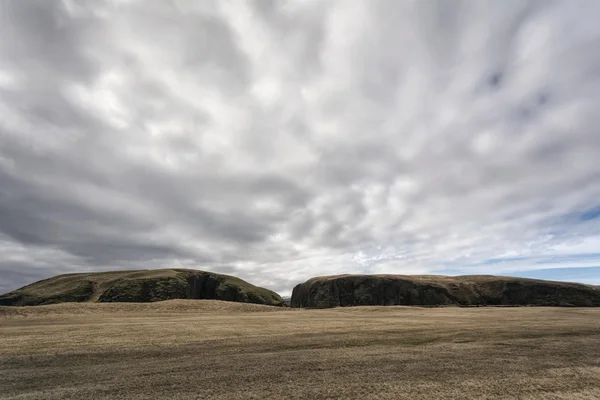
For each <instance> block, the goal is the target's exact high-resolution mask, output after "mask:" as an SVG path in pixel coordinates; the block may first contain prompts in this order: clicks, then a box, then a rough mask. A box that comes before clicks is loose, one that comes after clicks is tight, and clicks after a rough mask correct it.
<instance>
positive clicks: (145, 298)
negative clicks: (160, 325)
mask: <svg viewBox="0 0 600 400" xmlns="http://www.w3.org/2000/svg"><path fill="white" fill-rule="evenodd" d="M171 299H211V300H225V301H236V302H243V303H256V304H267V305H274V306H282V305H283V299H282V298H281V297H280V296H279V295H278V294H277V293H275V292H273V291H271V290H268V289H264V288H261V287H258V286H254V285H252V284H250V283H248V282H245V281H243V280H241V279H238V278H235V277H233V276H228V275H221V274H216V273H212V272H204V271H197V270H186V269H160V270H140V271H113V272H93V273H82V274H67V275H59V276H55V277H53V278H50V279H45V280H42V281H39V282H35V283H32V284H31V285H27V286H24V287H22V288H20V289H18V290H15V291H13V292H10V293H7V294H5V295H2V296H0V305H4V306H31V305H42V304H55V303H63V302H141V303H143V302H152V301H160V300H171Z"/></svg>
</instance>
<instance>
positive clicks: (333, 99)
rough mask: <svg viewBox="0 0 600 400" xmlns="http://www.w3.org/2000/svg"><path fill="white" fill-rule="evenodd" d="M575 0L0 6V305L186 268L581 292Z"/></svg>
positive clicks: (579, 36) (583, 263)
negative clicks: (496, 279)
mask: <svg viewBox="0 0 600 400" xmlns="http://www.w3.org/2000/svg"><path fill="white" fill-rule="evenodd" d="M599 20H600V2H598V1H596V0H559V1H552V0H544V1H523V0H503V1H491V0H488V1H481V0H472V1H459V0H427V1H420V0H419V1H414V0H413V1H409V0H398V1H391V0H364V1H359V0H294V1H284V0H258V1H237V0H219V1H209V0H206V1H182V0H181V1H180V0H171V1H167V0H144V1H134V0H127V1H125V0H119V1H116V0H112V1H99V0H93V1H92V0H90V1H76V0H63V1H53V0H29V1H23V0H3V1H1V2H0V293H3V292H8V291H10V290H14V289H16V288H18V287H21V286H23V285H25V284H28V283H31V282H33V281H36V280H39V279H43V278H48V277H51V276H54V275H56V274H62V273H72V272H88V271H107V270H117V269H154V268H171V267H176V268H195V269H202V270H208V271H215V272H220V273H225V274H230V275H236V276H238V277H241V278H242V279H246V280H248V281H250V282H252V283H254V284H257V285H260V286H265V287H268V288H270V289H273V290H276V291H278V292H279V293H280V294H283V295H288V294H289V293H290V292H291V289H292V288H293V286H294V285H296V284H297V283H300V282H302V281H304V280H306V279H309V278H311V277H314V276H319V275H333V274H341V273H373V274H375V273H394V274H452V275H458V274H498V275H517V276H529V277H540V278H544V279H558V280H573V281H577V282H584V283H589V284H596V285H600V132H599V131H598V129H599V127H600V113H599V110H600V108H599V106H600V52H599V51H598V49H599V48H600V25H599V24H598V21H599Z"/></svg>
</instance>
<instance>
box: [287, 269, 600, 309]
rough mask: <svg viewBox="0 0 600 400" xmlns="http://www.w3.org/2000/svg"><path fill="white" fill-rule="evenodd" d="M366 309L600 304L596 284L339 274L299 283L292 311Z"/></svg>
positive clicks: (472, 277) (583, 305) (295, 289)
mask: <svg viewBox="0 0 600 400" xmlns="http://www.w3.org/2000/svg"><path fill="white" fill-rule="evenodd" d="M363 305H380V306H381V305H383V306H388V305H422V306H441V305H459V306H485V305H514V306H528V305H529V306H573V307H590V306H600V289H598V288H597V287H594V286H590V285H583V284H578V283H567V282H553V281H543V280H537V279H524V278H512V277H502V276H489V275H466V276H456V277H449V276H434V275H415V276H408V275H339V276H326V277H317V278H313V279H310V280H308V281H306V282H304V283H301V284H299V285H297V286H296V287H295V288H294V291H293V293H292V301H291V306H292V307H312V308H329V307H338V306H341V307H345V306H363Z"/></svg>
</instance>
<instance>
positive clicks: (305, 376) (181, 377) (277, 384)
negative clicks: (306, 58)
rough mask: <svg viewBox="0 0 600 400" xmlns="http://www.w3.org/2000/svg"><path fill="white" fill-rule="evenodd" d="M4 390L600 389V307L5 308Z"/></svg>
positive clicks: (308, 394) (106, 393)
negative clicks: (306, 308) (322, 308)
mask: <svg viewBox="0 0 600 400" xmlns="http://www.w3.org/2000/svg"><path fill="white" fill-rule="evenodd" d="M0 398H2V399H23V400H25V399H150V398H152V399H154V398H159V399H348V398H354V399H470V398H473V399H503V398H505V399H517V398H518V399H599V398H600V309H592V308H590V309H578V308H533V307H522V308H499V307H482V308H454V307H452V308H418V307H355V308H337V309H327V310H295V309H292V310H290V309H281V308H276V307H269V306H260V305H253V304H240V303H225V302H218V301H202V300H173V301H166V302H160V303H152V304H117V303H111V304H96V303H82V304H58V305H49V306H37V307H23V308H18V307H0Z"/></svg>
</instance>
